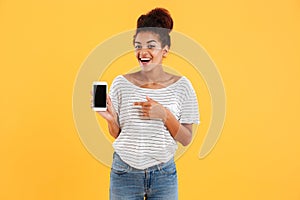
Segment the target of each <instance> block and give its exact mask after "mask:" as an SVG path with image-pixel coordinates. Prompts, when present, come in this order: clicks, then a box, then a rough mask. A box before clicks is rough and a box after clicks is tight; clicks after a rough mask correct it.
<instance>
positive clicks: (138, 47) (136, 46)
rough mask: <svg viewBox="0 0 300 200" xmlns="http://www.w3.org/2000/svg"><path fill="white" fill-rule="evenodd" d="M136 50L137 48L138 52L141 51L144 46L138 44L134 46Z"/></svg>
mask: <svg viewBox="0 0 300 200" xmlns="http://www.w3.org/2000/svg"><path fill="white" fill-rule="evenodd" d="M134 48H135V49H136V50H138V49H141V48H142V45H139V44H137V45H135V46H134Z"/></svg>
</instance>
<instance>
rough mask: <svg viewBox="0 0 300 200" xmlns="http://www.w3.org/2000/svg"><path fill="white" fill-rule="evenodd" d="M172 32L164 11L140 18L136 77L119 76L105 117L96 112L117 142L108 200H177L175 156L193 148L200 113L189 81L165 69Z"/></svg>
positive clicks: (111, 92) (135, 39)
mask: <svg viewBox="0 0 300 200" xmlns="http://www.w3.org/2000/svg"><path fill="white" fill-rule="evenodd" d="M172 28H173V20H172V18H171V16H170V14H169V12H168V11H167V10H166V9H163V8H156V9H154V10H152V11H150V12H149V13H147V14H146V15H141V16H140V17H139V19H138V21H137V30H136V33H135V35H134V37H133V38H134V39H133V44H134V48H135V56H136V59H137V61H138V63H139V65H140V67H141V68H140V71H138V72H134V73H130V74H124V75H119V76H117V77H116V78H115V79H114V81H113V83H112V85H111V87H110V94H109V96H108V97H107V103H108V105H107V111H99V112H98V113H99V114H100V115H101V116H102V117H103V118H104V119H106V121H107V123H108V128H109V132H110V134H111V135H112V136H113V137H114V138H115V141H114V143H113V147H114V150H115V153H114V156H113V164H112V169H111V174H110V178H111V181H110V199H111V200H114V199H117V200H122V199H124V200H127V199H141V200H142V199H144V198H145V199H149V200H150V199H164V200H176V199H178V192H177V191H178V187H177V172H176V166H175V163H174V154H175V152H176V149H177V142H179V143H181V144H182V145H184V146H185V145H188V144H189V143H190V142H191V139H192V125H193V124H195V123H199V113H198V103H197V98H196V94H195V91H194V89H193V87H192V84H191V83H190V81H189V80H188V79H187V78H186V77H180V76H176V75H173V74H170V73H167V72H165V71H164V69H163V65H162V61H163V59H164V58H165V57H167V54H168V52H169V48H170V46H171V39H170V35H169V33H170V32H171V30H172Z"/></svg>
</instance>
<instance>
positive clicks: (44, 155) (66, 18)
mask: <svg viewBox="0 0 300 200" xmlns="http://www.w3.org/2000/svg"><path fill="white" fill-rule="evenodd" d="M157 6H160V7H165V8H167V9H169V10H170V12H171V14H172V17H173V19H174V21H175V26H174V30H176V31H179V32H182V33H184V34H186V35H188V36H190V37H192V38H193V39H194V40H196V41H197V42H198V43H199V44H201V45H202V46H203V47H204V48H205V49H206V50H207V52H208V53H209V55H210V56H211V57H212V59H213V60H214V62H215V63H216V65H217V66H218V69H219V71H220V74H221V75H222V78H223V81H224V85H225V89H226V96H227V115H226V121H225V125H224V129H223V132H222V135H221V138H220V140H219V141H218V143H217V145H216V147H215V148H214V149H213V151H212V152H211V153H210V154H209V155H208V156H207V157H206V158H204V159H202V160H199V159H198V153H199V149H200V146H201V144H202V141H203V136H204V134H205V133H204V132H203V133H201V134H199V137H198V136H197V137H196V138H195V140H194V142H193V144H192V145H191V147H190V148H189V149H188V151H187V152H186V153H185V154H184V155H183V156H182V157H181V158H180V159H179V160H178V161H177V167H178V175H179V195H180V199H184V200H194V199H195V200H198V199H207V200H210V199H211V200H219V199H230V200H239V199H249V200H250V199H251V200H253V199H272V200H279V199H280V200H281V199H283V200H286V199H288V200H299V199H300V160H299V158H300V135H299V133H300V128H299V122H298V120H299V116H298V115H299V113H300V104H299V102H300V80H299V75H300V57H299V53H300V37H299V35H300V26H299V22H300V3H299V1H297V0H287V1H271V0H266V1H259V0H252V1H250V0H247V1H238V0H229V1H198V0H185V1H178V0H159V1H158V0H149V1H137V0H130V1H129V0H128V1H123V0H122V1H121V0H119V1H113V0H112V1H92V0H86V1H81V2H79V1H69V0H61V1H58V0H52V1H37V0H36V1H34V0H28V1H7V0H1V1H0V36H1V37H0V55H1V56H0V66H1V75H0V81H1V84H0V92H1V98H0V107H1V111H0V134H1V138H0V152H1V164H0V199H24V200H37V199H38V200H40V199H43V200H47V199H51V200H52V199H61V200H68V199H72V200H76V199H78V200H79V199H80V200H82V199H89V200H93V199H95V200H96V199H103V200H104V199H108V186H109V168H107V167H106V166H104V165H102V164H100V163H99V162H98V161H97V160H96V159H94V158H93V157H92V156H91V155H90V154H89V153H88V152H87V151H86V149H85V148H84V146H83V145H82V143H81V141H80V139H79V137H78V133H77V131H76V129H75V125H74V121H73V115H72V92H73V86H74V82H75V79H76V75H77V73H78V71H79V69H80V65H81V64H82V62H83V61H84V59H85V58H86V57H87V55H88V54H89V53H90V52H91V50H92V49H94V48H95V47H96V46H97V45H98V44H99V43H101V42H102V41H104V40H106V39H107V38H109V37H111V36H112V35H114V34H117V33H119V32H122V31H126V30H129V29H133V28H134V27H135V22H136V19H137V17H138V16H139V15H140V14H142V13H145V12H147V11H149V10H150V9H152V8H154V7H157ZM174 42H175V41H174ZM115 48H117V47H115ZM87 95H88V94H87ZM205 101H207V100H205ZM203 105H205V103H204V104H203ZM205 110H209V109H206V108H205V107H203V108H202V109H201V111H202V112H204V111H205ZM207 116H209V113H203V114H202V117H201V120H202V121H203V125H201V126H203V127H207V123H208V122H209V118H207ZM201 126H200V127H201Z"/></svg>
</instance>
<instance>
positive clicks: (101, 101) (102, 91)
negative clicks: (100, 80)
mask: <svg viewBox="0 0 300 200" xmlns="http://www.w3.org/2000/svg"><path fill="white" fill-rule="evenodd" d="M106 87H107V86H106V85H94V92H95V94H94V107H100V108H105V107H106Z"/></svg>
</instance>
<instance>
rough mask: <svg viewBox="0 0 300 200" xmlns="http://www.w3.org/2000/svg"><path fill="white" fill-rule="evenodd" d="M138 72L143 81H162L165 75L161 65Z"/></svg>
mask: <svg viewBox="0 0 300 200" xmlns="http://www.w3.org/2000/svg"><path fill="white" fill-rule="evenodd" d="M140 74H141V76H142V78H143V80H144V81H145V82H152V83H155V82H159V81H162V79H163V77H164V76H165V74H166V73H165V71H164V70H163V67H162V66H160V67H158V66H157V67H156V68H155V69H153V70H151V71H143V70H142V71H140Z"/></svg>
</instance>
